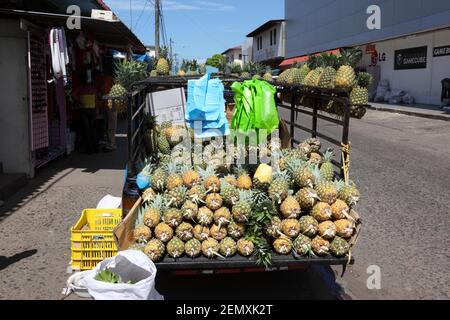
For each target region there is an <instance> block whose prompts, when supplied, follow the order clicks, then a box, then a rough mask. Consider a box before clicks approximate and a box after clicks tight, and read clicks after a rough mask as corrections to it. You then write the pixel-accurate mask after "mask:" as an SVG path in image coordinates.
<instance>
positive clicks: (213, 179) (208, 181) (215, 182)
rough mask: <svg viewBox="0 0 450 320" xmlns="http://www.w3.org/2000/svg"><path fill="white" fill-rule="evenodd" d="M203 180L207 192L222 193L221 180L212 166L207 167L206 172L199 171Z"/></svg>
mask: <svg viewBox="0 0 450 320" xmlns="http://www.w3.org/2000/svg"><path fill="white" fill-rule="evenodd" d="M199 173H200V176H201V178H202V179H203V185H204V187H205V189H206V192H211V191H212V192H214V193H219V192H220V180H219V178H218V177H217V175H216V171H215V170H214V168H213V167H212V166H207V167H206V169H205V170H203V169H199Z"/></svg>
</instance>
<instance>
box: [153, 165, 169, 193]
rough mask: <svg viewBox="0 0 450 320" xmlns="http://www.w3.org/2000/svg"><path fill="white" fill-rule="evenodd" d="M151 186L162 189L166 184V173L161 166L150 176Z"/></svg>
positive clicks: (158, 189)
mask: <svg viewBox="0 0 450 320" xmlns="http://www.w3.org/2000/svg"><path fill="white" fill-rule="evenodd" d="M151 181H152V188H154V189H155V190H156V191H164V190H165V189H166V186H167V173H166V171H165V170H164V169H163V168H158V169H156V170H155V171H154V172H153V175H152V177H151Z"/></svg>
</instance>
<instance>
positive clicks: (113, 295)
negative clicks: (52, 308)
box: [84, 250, 164, 300]
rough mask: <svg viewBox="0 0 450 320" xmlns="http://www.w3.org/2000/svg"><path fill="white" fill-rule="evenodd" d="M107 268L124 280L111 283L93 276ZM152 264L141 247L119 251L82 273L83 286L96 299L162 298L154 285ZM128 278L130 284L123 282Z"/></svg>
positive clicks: (153, 265) (154, 269)
mask: <svg viewBox="0 0 450 320" xmlns="http://www.w3.org/2000/svg"><path fill="white" fill-rule="evenodd" d="M104 269H110V270H111V271H112V272H114V273H115V274H117V275H119V276H120V277H121V278H122V281H123V282H125V283H119V284H113V283H106V282H102V281H97V280H95V275H96V274H97V273H99V272H100V271H102V270H104ZM155 278H156V266H155V264H154V263H153V262H152V261H151V260H150V259H149V258H148V257H147V256H146V255H145V254H144V253H143V252H141V251H138V250H126V251H120V252H119V253H118V255H117V256H115V257H114V258H111V259H106V260H103V261H102V262H101V263H99V264H98V265H97V266H96V267H95V269H93V270H92V272H91V273H89V274H88V275H86V277H85V279H84V286H85V287H86V288H87V289H88V292H89V294H90V295H91V296H92V297H93V298H94V299H96V300H163V299H164V297H163V296H161V295H160V294H159V293H158V291H156V289H155ZM128 281H131V282H132V283H133V284H127V283H126V282H128Z"/></svg>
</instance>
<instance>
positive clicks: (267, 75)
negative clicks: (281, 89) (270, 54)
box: [263, 68, 273, 82]
mask: <svg viewBox="0 0 450 320" xmlns="http://www.w3.org/2000/svg"><path fill="white" fill-rule="evenodd" d="M263 80H264V81H267V82H272V81H273V77H272V72H271V70H270V68H269V69H267V70H266V73H264V76H263Z"/></svg>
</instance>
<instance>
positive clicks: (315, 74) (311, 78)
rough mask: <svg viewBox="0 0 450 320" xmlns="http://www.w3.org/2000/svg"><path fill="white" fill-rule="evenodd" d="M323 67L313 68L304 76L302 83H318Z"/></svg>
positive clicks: (311, 84) (307, 84)
mask: <svg viewBox="0 0 450 320" xmlns="http://www.w3.org/2000/svg"><path fill="white" fill-rule="evenodd" d="M324 70H325V69H324V68H322V67H319V68H317V69H314V70H313V71H311V72H310V73H308V75H307V76H306V77H305V79H304V81H303V84H304V85H305V86H313V87H317V86H318V85H319V80H320V77H321V76H322V73H323V72H324Z"/></svg>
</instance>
